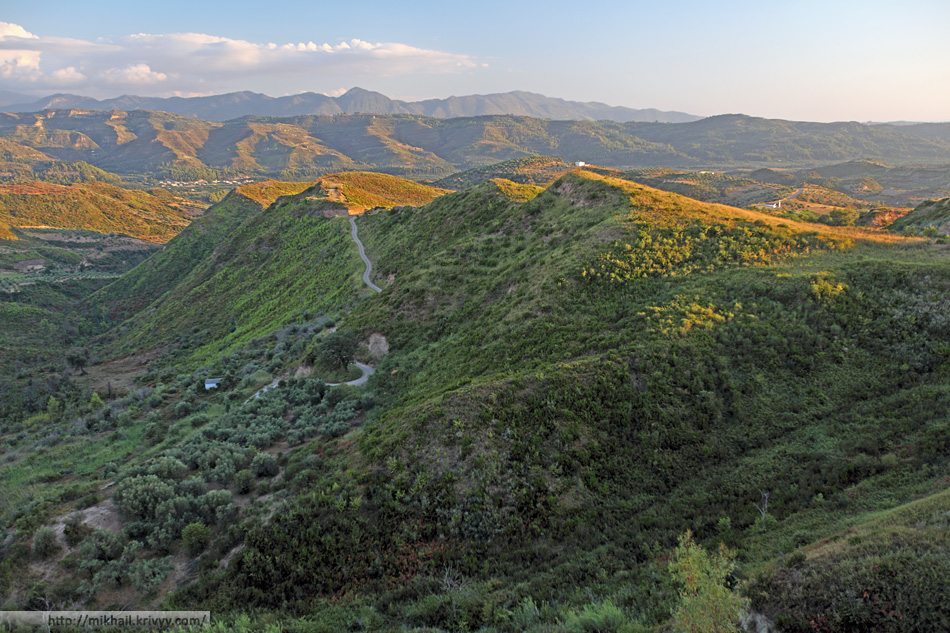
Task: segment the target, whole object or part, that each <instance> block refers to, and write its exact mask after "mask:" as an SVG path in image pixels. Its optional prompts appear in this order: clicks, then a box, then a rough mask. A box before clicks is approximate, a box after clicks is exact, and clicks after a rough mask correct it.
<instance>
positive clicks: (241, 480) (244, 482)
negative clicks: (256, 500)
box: [234, 469, 257, 495]
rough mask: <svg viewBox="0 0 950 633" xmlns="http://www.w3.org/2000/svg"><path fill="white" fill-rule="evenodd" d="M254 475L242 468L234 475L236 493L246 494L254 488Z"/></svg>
mask: <svg viewBox="0 0 950 633" xmlns="http://www.w3.org/2000/svg"><path fill="white" fill-rule="evenodd" d="M256 483H257V482H256V481H255V480H254V475H253V474H252V473H251V471H250V470H246V469H245V470H242V471H240V472H239V473H238V474H237V475H235V476H234V485H235V486H236V487H237V491H238V494H241V495H246V494H247V493H249V492H251V491H253V490H254V485H255V484H256Z"/></svg>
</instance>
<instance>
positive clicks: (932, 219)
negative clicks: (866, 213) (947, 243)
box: [890, 198, 950, 235]
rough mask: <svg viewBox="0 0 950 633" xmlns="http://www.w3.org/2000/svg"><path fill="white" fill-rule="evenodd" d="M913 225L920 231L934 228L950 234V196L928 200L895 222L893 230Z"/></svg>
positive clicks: (892, 226) (904, 228) (944, 233)
mask: <svg viewBox="0 0 950 633" xmlns="http://www.w3.org/2000/svg"><path fill="white" fill-rule="evenodd" d="M908 227H912V228H913V229H915V230H916V231H918V232H921V231H925V230H928V229H930V230H934V231H935V232H936V233H937V234H940V235H948V234H950V198H944V199H943V200H928V201H926V202H924V203H922V204H921V205H919V206H918V207H917V208H916V209H914V210H913V211H911V212H910V213H908V214H907V215H905V216H904V217H902V218H899V219H898V220H897V221H896V222H894V223H893V224H892V225H891V226H890V229H891V230H892V231H904V230H906V229H907V228H908Z"/></svg>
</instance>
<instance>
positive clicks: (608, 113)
mask: <svg viewBox="0 0 950 633" xmlns="http://www.w3.org/2000/svg"><path fill="white" fill-rule="evenodd" d="M15 96H16V94H15V93H11V94H10V95H8V96H6V97H5V98H3V100H2V101H0V103H3V102H4V101H5V102H6V105H0V107H2V108H4V109H5V110H6V111H9V112H37V111H40V110H49V109H58V108H83V109H87V110H137V109H141V110H162V111H164V112H171V113H174V114H182V115H186V116H194V117H198V118H201V119H205V120H208V121H227V120H229V119H235V118H238V117H242V116H298V115H303V114H326V115H329V114H422V115H425V116H432V117H437V118H453V117H468V116H482V115H491V114H511V115H519V116H531V117H538V118H547V119H561V120H602V119H606V120H612V121H620V122H626V121H657V122H661V123H682V122H686V121H695V120H697V119H700V118H702V117H698V116H695V115H692V114H686V113H685V112H666V111H662V110H657V109H655V108H646V109H642V110H641V109H635V108H626V107H622V106H609V105H607V104H604V103H598V102H583V103H582V102H578V101H567V100H565V99H558V98H553V97H546V96H544V95H540V94H535V93H531V92H525V91H521V90H516V91H513V92H507V93H499V94H488V95H467V96H461V97H454V96H453V97H448V98H446V99H426V100H423V101H415V102H408V101H399V100H396V99H390V98H389V97H387V96H385V95H383V94H381V93H378V92H373V91H370V90H364V89H362V88H352V89H351V90H349V91H347V92H346V93H344V94H343V95H341V96H339V97H329V96H327V95H323V94H317V93H313V92H304V93H301V94H297V95H290V96H286V97H270V96H268V95H264V94H260V93H256V92H250V91H243V92H232V93H227V94H222V95H213V96H208V97H167V98H163V97H139V96H135V95H123V96H121V97H116V98H114V99H103V100H98V99H93V98H91V97H83V96H80V95H72V94H55V95H50V96H48V97H43V98H42V99H37V100H35V101H30V102H26V101H22V102H13V101H11V99H13V98H14V97H15ZM0 97H2V95H0Z"/></svg>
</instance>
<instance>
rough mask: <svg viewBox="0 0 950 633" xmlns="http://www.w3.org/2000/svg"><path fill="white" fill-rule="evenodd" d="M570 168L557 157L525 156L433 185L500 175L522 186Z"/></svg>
mask: <svg viewBox="0 0 950 633" xmlns="http://www.w3.org/2000/svg"><path fill="white" fill-rule="evenodd" d="M570 170H571V166H570V165H568V164H567V163H565V162H564V161H562V160H561V159H559V158H552V157H550V156H529V157H525V158H513V159H511V160H506V161H502V162H500V163H496V164H494V165H488V166H487V167H476V168H475V169H469V170H466V171H463V172H459V173H457V174H452V175H451V176H447V177H445V178H442V179H441V180H437V181H436V182H435V183H434V184H435V185H436V186H438V187H445V188H446V189H453V190H459V189H466V188H468V187H473V186H475V185H480V184H482V183H485V182H488V181H490V180H494V179H495V178H504V179H505V180H510V181H511V182H515V183H518V184H522V185H548V184H550V183H551V182H553V181H554V180H555V179H557V178H559V177H561V176H563V175H564V174H566V173H567V172H568V171H570Z"/></svg>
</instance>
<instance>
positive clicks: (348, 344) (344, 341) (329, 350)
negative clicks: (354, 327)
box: [317, 331, 356, 369]
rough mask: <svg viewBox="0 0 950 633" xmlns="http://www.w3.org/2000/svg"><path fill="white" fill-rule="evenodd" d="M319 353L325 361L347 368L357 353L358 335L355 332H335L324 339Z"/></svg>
mask: <svg viewBox="0 0 950 633" xmlns="http://www.w3.org/2000/svg"><path fill="white" fill-rule="evenodd" d="M317 354H318V356H319V358H320V359H321V360H322V361H323V362H325V363H327V364H329V365H339V366H340V367H341V368H343V369H346V366H347V365H349V364H350V361H352V360H353V356H354V355H355V354H356V335H355V334H354V333H353V332H341V331H336V332H333V333H332V334H329V335H328V336H327V337H326V338H324V339H323V343H321V344H320V347H319V349H318V350H317Z"/></svg>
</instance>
